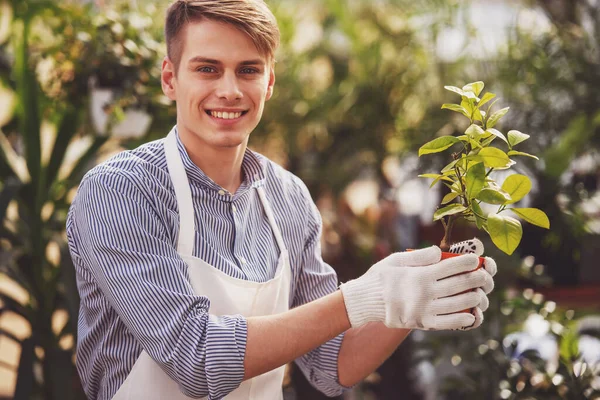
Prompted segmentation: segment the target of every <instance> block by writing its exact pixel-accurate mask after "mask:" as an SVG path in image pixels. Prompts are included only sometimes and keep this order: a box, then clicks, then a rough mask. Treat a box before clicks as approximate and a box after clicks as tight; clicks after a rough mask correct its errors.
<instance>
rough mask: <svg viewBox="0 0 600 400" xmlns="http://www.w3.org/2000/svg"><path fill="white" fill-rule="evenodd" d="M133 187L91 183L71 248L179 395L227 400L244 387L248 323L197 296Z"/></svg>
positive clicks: (120, 178) (113, 181) (164, 231)
mask: <svg viewBox="0 0 600 400" xmlns="http://www.w3.org/2000/svg"><path fill="white" fill-rule="evenodd" d="M138 179H139V178H138ZM135 182H136V181H135V180H134V179H132V178H131V177H130V176H129V175H127V174H125V173H117V174H112V173H111V174H108V173H98V174H95V175H88V176H87V177H86V179H84V181H83V182H82V184H81V186H80V188H79V191H78V194H77V197H76V199H75V201H74V202H73V206H72V209H71V211H70V213H71V215H70V219H71V225H72V226H71V229H70V237H69V241H70V242H71V245H72V246H73V249H75V250H76V253H77V257H79V258H80V259H81V261H82V263H81V265H83V266H82V267H81V268H86V269H87V270H88V272H89V273H91V275H92V276H93V279H95V280H96V281H97V284H98V285H99V287H100V288H101V290H102V293H103V295H104V296H105V297H106V299H107V300H108V302H109V303H110V304H111V305H112V307H113V308H114V309H115V311H116V312H117V314H118V315H119V317H120V318H121V320H122V321H123V323H124V324H125V326H126V327H127V329H128V330H129V331H130V332H131V333H132V334H133V335H134V336H135V338H136V339H137V340H138V342H139V343H140V345H141V347H142V348H143V349H144V350H145V351H146V352H147V353H148V354H149V355H150V357H151V358H152V359H153V360H154V361H155V362H156V363H158V364H159V365H160V367H161V368H162V369H163V371H165V373H166V374H168V375H169V376H170V377H171V378H172V379H173V380H175V381H176V382H177V384H178V386H179V389H180V391H181V392H182V393H184V394H185V395H187V396H189V397H204V396H208V395H210V397H211V398H221V397H223V396H225V395H226V394H228V393H230V392H231V391H233V390H234V389H235V388H237V387H238V386H239V385H240V383H241V382H242V379H243V375H244V365H243V364H244V363H243V361H244V356H245V351H246V340H247V324H246V320H245V319H244V318H243V317H242V316H240V315H234V316H221V317H216V316H214V315H210V314H209V307H210V300H209V299H208V298H206V297H203V296H198V295H196V294H194V291H193V289H192V287H191V284H190V283H189V280H188V273H187V266H186V264H185V262H184V261H183V260H182V259H181V257H180V256H179V255H178V254H177V251H176V249H175V248H174V246H173V243H172V242H173V241H172V238H171V237H170V236H169V232H168V228H166V227H165V226H164V224H163V223H162V222H161V218H159V215H158V214H157V211H156V208H154V207H153V204H152V201H151V199H150V198H149V197H146V196H145V195H144V192H143V190H141V189H140V188H139V187H138V186H137V185H136V183H135Z"/></svg>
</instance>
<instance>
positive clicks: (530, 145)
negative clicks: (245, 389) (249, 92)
mask: <svg viewBox="0 0 600 400" xmlns="http://www.w3.org/2000/svg"><path fill="white" fill-rule="evenodd" d="M267 3H268V4H269V6H270V7H271V9H272V10H273V12H274V14H275V15H276V17H277V19H278V22H279V26H280V30H281V34H282V43H281V47H280V49H279V50H278V53H277V54H276V58H277V63H276V76H277V81H276V84H275V92H274V96H273V98H272V99H271V100H270V101H269V102H268V103H267V105H266V108H265V114H264V117H263V119H262V122H261V123H260V125H259V126H258V128H257V130H256V131H255V132H254V133H253V134H252V136H251V139H250V148H252V149H253V150H256V151H259V152H261V153H263V154H265V155H267V156H268V157H269V158H271V159H272V160H274V161H276V162H278V163H280V164H281V165H283V166H284V167H285V168H286V169H288V170H290V171H291V172H293V173H294V174H296V175H298V176H299V177H300V178H302V180H303V181H304V182H305V183H306V184H307V186H308V187H309V189H310V191H311V195H312V196H313V199H314V200H315V202H316V203H317V206H318V207H319V210H320V212H321V214H322V217H323V223H324V233H323V237H322V249H323V256H324V259H325V261H327V262H328V263H329V264H330V265H332V266H333V267H334V268H335V269H336V271H337V273H338V276H339V280H340V282H345V281H347V280H349V279H351V278H354V277H357V276H359V275H360V274H362V273H363V272H365V271H366V270H367V269H368V268H369V267H370V266H371V265H372V264H373V263H374V262H376V261H378V260H379V259H381V258H383V257H385V256H386V255H388V254H390V253H391V252H394V251H403V250H405V249H410V248H418V247H423V246H427V245H430V244H436V243H439V241H440V239H441V237H442V235H443V231H442V227H441V225H440V224H438V223H434V222H433V219H432V216H433V213H434V212H435V210H436V207H437V206H438V205H439V203H440V199H441V197H442V196H443V195H444V191H443V188H444V187H443V185H436V186H434V187H433V188H430V184H431V180H430V179H423V178H419V177H418V175H419V174H423V173H430V172H434V171H436V170H438V171H439V169H440V168H441V167H442V166H443V165H444V164H445V163H446V162H447V160H445V159H444V154H445V153H440V154H438V155H435V156H430V157H418V156H417V151H418V149H419V147H420V146H421V145H422V144H424V143H426V142H428V141H430V140H432V139H434V138H435V137H437V136H441V135H451V134H460V132H464V130H465V129H466V128H467V123H465V121H463V119H461V118H459V117H460V115H458V114H456V113H453V112H452V111H450V110H447V109H441V105H442V104H443V103H450V102H453V101H454V99H453V94H452V93H451V92H449V91H447V90H444V86H445V85H453V86H458V87H462V86H463V85H465V84H467V83H469V82H474V81H484V82H485V84H486V87H485V90H486V91H487V90H489V91H492V92H494V93H496V94H497V97H498V98H499V99H500V100H499V101H498V103H496V105H495V107H497V108H498V109H499V108H501V107H510V113H509V114H508V115H507V117H506V118H504V119H503V120H502V121H501V123H499V124H498V129H500V130H502V131H503V132H504V131H508V130H510V129H518V130H520V131H522V132H524V133H527V134H529V135H531V138H530V140H528V141H527V142H526V143H524V144H523V151H526V152H528V153H532V154H536V155H538V156H539V161H537V160H535V159H531V158H519V159H518V163H517V164H516V165H515V166H514V167H513V170H514V171H515V172H518V173H522V174H526V175H528V176H530V177H531V178H532V182H533V187H532V191H531V193H530V194H529V196H527V198H526V199H524V200H523V201H522V203H523V204H524V205H523V206H524V207H536V208H539V209H542V210H544V211H545V212H546V213H547V214H548V216H549V218H550V230H545V229H541V228H539V227H536V226H534V225H529V224H524V225H523V240H522V242H521V244H520V246H519V248H518V249H517V250H516V251H515V252H514V253H513V254H512V255H510V256H508V255H506V254H504V253H502V252H500V251H498V250H497V249H496V248H495V247H494V245H493V244H492V243H491V241H490V239H489V236H488V235H487V234H486V233H485V232H481V231H477V230H476V229H475V228H473V227H471V226H470V225H458V226H457V227H456V228H455V237H456V238H457V239H468V238H471V237H473V236H478V237H480V238H481V239H482V240H483V241H484V242H485V244H486V253H487V254H488V255H490V256H492V257H494V258H495V259H496V261H497V263H498V265H499V267H500V269H499V272H498V275H497V278H496V288H495V290H494V292H493V293H492V294H491V306H490V309H489V310H488V311H487V312H486V314H485V317H486V320H485V323H484V324H483V326H482V327H481V328H479V329H476V330H473V331H469V332H436V333H433V332H423V331H414V332H413V333H412V334H411V335H410V337H409V339H408V340H406V341H405V342H404V343H403V344H402V345H401V346H400V348H399V349H398V351H396V352H395V353H394V355H393V356H392V357H391V358H390V359H389V360H388V361H387V362H386V363H384V365H383V366H382V367H381V368H379V369H378V371H377V372H376V373H373V374H372V375H370V376H369V377H368V378H367V379H365V380H364V381H363V382H361V383H360V384H359V385H357V386H356V387H355V388H353V389H352V390H351V391H349V392H347V393H345V394H344V396H343V397H342V398H343V399H399V398H402V399H427V400H429V399H447V400H451V399H462V400H464V399H586V398H589V399H594V398H600V266H599V265H598V259H600V191H599V184H600V152H599V149H600V90H599V88H600V2H599V1H597V0H486V1H483V0H480V1H475V0H474V1H470V2H469V1H459V0H422V1H418V2H417V1H408V0H305V1H301V2H299V1H295V0H267ZM167 4H168V1H166V0H160V1H149V0H148V1H144V0H96V1H76V0H70V1H66V0H62V1H52V0H0V221H1V222H0V398H15V399H29V398H33V399H83V398H85V397H84V395H83V394H82V391H81V387H80V383H79V378H78V377H77V373H76V371H75V369H74V366H73V365H74V364H73V360H74V357H76V354H75V343H76V334H77V329H76V328H77V314H78V294H77V290H76V286H75V273H74V270H73V266H72V263H71V260H70V257H69V253H68V249H67V247H66V236H65V218H66V213H67V210H68V207H69V204H70V201H71V200H72V199H73V196H74V194H75V192H76V190H77V185H78V183H79V181H80V180H81V178H82V176H83V175H84V174H85V172H86V171H87V170H89V169H90V168H91V167H93V166H94V165H96V164H97V163H99V162H101V161H103V160H105V159H107V158H108V157H110V156H111V155H114V154H115V153H116V152H118V151H121V150H124V149H129V148H134V147H136V146H138V145H140V144H142V143H145V142H147V141H150V140H155V139H158V138H161V137H164V136H165V135H166V134H167V133H168V131H169V130H170V128H171V127H172V126H173V124H174V123H175V108H174V105H173V104H171V103H170V101H169V100H168V99H167V98H166V97H165V96H164V95H163V94H162V90H161V87H160V66H161V62H162V59H163V57H164V56H165V45H164V41H163V34H162V28H163V20H164V13H165V9H166V6H167ZM446 155H447V154H446ZM506 176H507V173H505V174H503V173H502V171H498V173H497V174H495V176H494V177H495V178H496V179H498V180H499V181H501V180H503V179H505V178H506ZM374 339H375V340H376V338H374ZM287 372H288V373H287V375H286V380H285V382H284V395H285V398H286V399H290V400H291V399H323V398H325V397H324V396H323V395H321V394H319V393H318V392H316V391H315V390H314V389H312V388H311V387H310V385H309V384H308V383H307V381H306V380H305V378H304V377H303V376H302V373H301V372H300V371H299V369H297V368H295V367H294V365H292V364H290V365H289V368H288V370H287Z"/></svg>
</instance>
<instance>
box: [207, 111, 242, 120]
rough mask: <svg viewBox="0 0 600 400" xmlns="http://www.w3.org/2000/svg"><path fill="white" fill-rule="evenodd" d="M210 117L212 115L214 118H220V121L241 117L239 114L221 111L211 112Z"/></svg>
mask: <svg viewBox="0 0 600 400" xmlns="http://www.w3.org/2000/svg"><path fill="white" fill-rule="evenodd" d="M210 115H212V116H213V117H215V118H222V119H235V118H239V117H241V116H242V113H241V112H221V111H211V112H210Z"/></svg>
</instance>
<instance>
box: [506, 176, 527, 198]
mask: <svg viewBox="0 0 600 400" xmlns="http://www.w3.org/2000/svg"><path fill="white" fill-rule="evenodd" d="M502 190H504V191H505V192H506V193H508V194H509V195H510V197H511V198H512V200H511V201H510V203H516V202H517V201H519V200H521V199H522V198H523V197H525V196H526V195H527V193H529V191H530V190H531V180H529V178H528V177H526V176H525V175H521V174H514V175H510V176H509V177H507V178H506V179H505V180H504V183H503V184H502ZM510 203H509V204H510Z"/></svg>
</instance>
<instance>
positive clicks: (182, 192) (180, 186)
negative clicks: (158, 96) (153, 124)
mask: <svg viewBox="0 0 600 400" xmlns="http://www.w3.org/2000/svg"><path fill="white" fill-rule="evenodd" d="M165 155H166V158H167V167H168V168H169V175H170V176H171V181H172V182H173V186H174V188H175V197H176V198H177V207H178V208H179V235H178V238H177V252H178V253H179V254H181V255H186V256H192V255H193V252H194V236H195V235H194V231H195V228H196V227H195V224H196V218H194V205H193V203H192V191H191V190H190V184H189V181H188V178H187V174H186V172H185V167H184V166H183V161H181V156H180V155H179V149H178V148H177V137H176V133H175V128H173V129H172V130H171V132H170V133H169V135H168V136H167V139H166V140H165Z"/></svg>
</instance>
